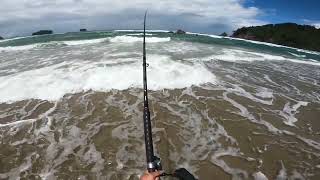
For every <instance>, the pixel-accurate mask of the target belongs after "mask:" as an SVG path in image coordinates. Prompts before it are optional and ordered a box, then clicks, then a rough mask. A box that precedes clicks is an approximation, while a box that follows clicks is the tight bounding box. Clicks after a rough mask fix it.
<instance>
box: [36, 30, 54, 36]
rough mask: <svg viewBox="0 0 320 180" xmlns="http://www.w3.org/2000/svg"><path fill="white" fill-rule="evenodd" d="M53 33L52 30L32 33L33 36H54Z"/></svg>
mask: <svg viewBox="0 0 320 180" xmlns="http://www.w3.org/2000/svg"><path fill="white" fill-rule="evenodd" d="M52 33H53V31H52V30H40V31H37V32H34V33H32V36H36V35H45V34H52Z"/></svg>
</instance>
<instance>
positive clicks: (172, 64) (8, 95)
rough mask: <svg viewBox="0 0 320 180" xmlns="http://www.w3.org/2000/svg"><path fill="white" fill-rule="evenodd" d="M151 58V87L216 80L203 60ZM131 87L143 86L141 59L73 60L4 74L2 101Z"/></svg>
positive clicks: (156, 56) (45, 97)
mask: <svg viewBox="0 0 320 180" xmlns="http://www.w3.org/2000/svg"><path fill="white" fill-rule="evenodd" d="M148 59H149V60H148V63H149V64H150V66H149V67H148V78H149V79H148V88H149V89H151V90H159V89H164V88H168V89H174V88H184V87H189V86H192V85H201V84H204V83H208V82H209V83H214V82H215V76H214V75H213V74H212V73H211V72H210V71H209V70H207V69H206V68H205V67H204V65H202V64H200V63H198V64H193V65H190V64H183V63H180V62H176V61H173V60H171V59H170V58H169V57H167V56H161V55H150V56H148ZM101 64H105V66H103V67H102V66H101ZM131 87H133V88H141V87H142V61H141V60H140V59H132V62H131V63H121V64H114V62H112V63H111V64H110V62H108V61H106V62H99V65H98V64H97V63H88V62H83V63H80V62H73V61H70V62H62V63H59V64H55V65H52V66H48V67H44V68H40V69H35V70H30V71H24V72H20V73H16V74H12V75H9V76H3V77H0V94H1V97H0V102H11V101H19V100H24V99H30V98H34V99H44V100H58V99H59V98H61V97H63V96H64V95H65V94H67V93H76V92H82V91H87V90H96V91H108V90H111V89H119V90H124V89H128V88H131Z"/></svg>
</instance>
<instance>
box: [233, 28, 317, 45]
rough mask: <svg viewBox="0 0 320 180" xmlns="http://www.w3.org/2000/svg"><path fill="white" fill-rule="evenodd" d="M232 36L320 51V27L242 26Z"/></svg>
mask: <svg viewBox="0 0 320 180" xmlns="http://www.w3.org/2000/svg"><path fill="white" fill-rule="evenodd" d="M232 37H236V38H242V39H249V40H255V41H263V42H269V43H274V44H279V45H285V46H290V47H295V48H301V49H307V50H314V51H320V29H317V28H315V27H314V26H310V25H298V24H295V23H283V24H267V25H263V26H251V27H242V28H240V29H237V30H236V31H234V32H233V34H232Z"/></svg>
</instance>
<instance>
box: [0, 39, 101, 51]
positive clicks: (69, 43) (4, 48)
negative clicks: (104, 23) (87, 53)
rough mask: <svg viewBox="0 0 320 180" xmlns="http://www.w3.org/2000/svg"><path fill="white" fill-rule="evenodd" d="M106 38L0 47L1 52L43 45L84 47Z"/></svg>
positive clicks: (23, 49)
mask: <svg viewBox="0 0 320 180" xmlns="http://www.w3.org/2000/svg"><path fill="white" fill-rule="evenodd" d="M106 40H107V38H99V39H90V40H73V41H51V42H46V43H35V44H30V45H23V46H7V47H0V52H1V51H25V50H30V49H34V48H38V47H41V46H44V45H52V44H58V45H59V44H65V45H69V46H76V45H84V44H98V43H102V42H104V41H106Z"/></svg>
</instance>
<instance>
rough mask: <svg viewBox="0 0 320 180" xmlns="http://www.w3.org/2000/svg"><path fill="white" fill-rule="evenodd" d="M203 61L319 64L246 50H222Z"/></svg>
mask: <svg viewBox="0 0 320 180" xmlns="http://www.w3.org/2000/svg"><path fill="white" fill-rule="evenodd" d="M202 59H203V60H204V61H211V60H220V61H229V62H240V61H246V62H252V61H267V60H269V61H290V62H294V63H300V64H309V65H315V66H320V62H318V61H316V60H312V59H305V60H301V59H293V58H287V57H283V56H281V55H273V54H267V53H260V52H252V51H246V50H239V49H223V50H222V52H221V53H219V54H214V55H211V56H208V57H204V58H202Z"/></svg>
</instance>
